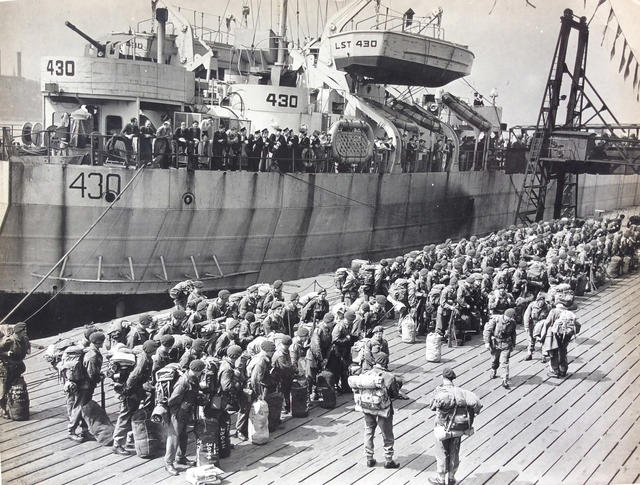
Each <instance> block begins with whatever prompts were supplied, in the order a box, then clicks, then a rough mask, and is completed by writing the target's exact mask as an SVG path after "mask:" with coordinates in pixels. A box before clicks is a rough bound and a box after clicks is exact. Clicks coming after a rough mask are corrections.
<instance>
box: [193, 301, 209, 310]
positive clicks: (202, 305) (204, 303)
mask: <svg viewBox="0 0 640 485" xmlns="http://www.w3.org/2000/svg"><path fill="white" fill-rule="evenodd" d="M208 306H209V302H208V301H207V300H202V301H201V302H200V303H198V306H197V307H196V311H198V312H201V311H204V310H206V309H207V307H208Z"/></svg>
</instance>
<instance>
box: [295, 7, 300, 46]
mask: <svg viewBox="0 0 640 485" xmlns="http://www.w3.org/2000/svg"><path fill="white" fill-rule="evenodd" d="M296 30H297V33H296V35H297V37H298V38H297V39H296V41H297V44H298V47H300V0H296Z"/></svg>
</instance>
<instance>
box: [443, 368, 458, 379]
mask: <svg viewBox="0 0 640 485" xmlns="http://www.w3.org/2000/svg"><path fill="white" fill-rule="evenodd" d="M442 377H444V378H445V379H449V380H450V381H452V380H454V379H455V378H456V373H455V372H453V369H452V368H451V367H445V368H444V369H442Z"/></svg>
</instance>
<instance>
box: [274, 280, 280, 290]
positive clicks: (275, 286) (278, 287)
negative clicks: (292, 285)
mask: <svg viewBox="0 0 640 485" xmlns="http://www.w3.org/2000/svg"><path fill="white" fill-rule="evenodd" d="M273 287H274V288H275V289H276V290H278V289H280V288H282V280H275V281H274V282H273Z"/></svg>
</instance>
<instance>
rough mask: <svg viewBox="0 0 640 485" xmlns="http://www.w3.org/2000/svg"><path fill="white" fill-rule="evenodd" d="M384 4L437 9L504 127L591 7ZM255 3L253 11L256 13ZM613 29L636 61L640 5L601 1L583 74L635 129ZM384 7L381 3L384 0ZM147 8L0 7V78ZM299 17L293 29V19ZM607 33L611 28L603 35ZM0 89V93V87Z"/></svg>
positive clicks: (205, 1)
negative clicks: (569, 15) (561, 35)
mask: <svg viewBox="0 0 640 485" xmlns="http://www.w3.org/2000/svg"><path fill="white" fill-rule="evenodd" d="M530 1H531V2H532V3H533V4H535V5H536V8H531V7H528V6H526V4H525V0H496V5H495V8H494V10H493V12H492V13H491V14H489V12H490V11H491V8H492V5H493V3H494V0H439V1H438V0H433V1H432V0H418V1H410V0H393V2H390V1H387V2H386V3H388V4H390V5H392V6H393V8H394V9H396V10H398V11H404V10H406V9H407V8H409V7H411V8H413V9H414V10H415V11H416V14H417V15H425V14H428V13H429V12H431V11H433V10H434V9H435V8H437V7H438V6H439V5H440V6H442V7H443V9H444V18H443V26H444V27H445V29H446V38H447V39H448V40H451V41H454V42H457V43H461V44H466V45H468V46H469V47H470V49H471V50H472V51H473V52H474V53H475V56H476V57H475V63H474V66H473V70H472V73H471V75H470V76H468V77H467V78H466V80H467V81H468V82H469V83H470V84H472V85H473V86H475V87H476V88H477V89H478V90H479V91H480V92H481V93H483V94H485V95H488V94H489V92H490V91H491V89H492V88H496V89H497V90H498V93H499V97H498V99H497V104H499V105H501V106H503V108H504V118H505V120H506V121H507V122H508V123H509V124H521V123H534V122H535V120H536V117H537V114H538V110H539V107H540V102H541V98H542V94H543V90H544V84H545V80H546V78H547V74H548V71H549V66H550V63H551V59H552V56H553V50H554V48H555V44H556V40H557V35H558V30H559V27H560V21H559V19H560V16H561V15H562V11H563V10H564V9H565V8H567V7H569V8H572V9H573V10H574V12H575V13H576V14H578V15H586V16H587V17H588V18H590V17H591V15H592V13H593V11H594V8H595V6H596V4H597V3H598V0H586V4H587V7H586V9H585V8H584V3H583V2H584V0H530ZM245 2H246V3H247V4H248V5H249V6H250V7H251V8H252V11H253V13H252V17H250V24H251V25H253V22H254V21H255V20H254V19H259V22H260V27H267V26H268V24H269V17H270V14H271V13H272V14H273V19H274V21H273V26H274V29H275V25H276V21H275V19H276V16H277V4H278V0H245ZM258 2H260V4H261V11H260V15H256V14H257V5H258ZM609 2H611V5H613V7H614V9H615V13H616V15H617V17H618V19H619V21H620V23H621V25H622V29H623V31H624V32H625V34H626V36H627V40H628V41H629V43H630V45H631V47H632V49H633V50H634V52H635V54H637V56H636V57H640V0H607V2H606V3H605V4H603V5H602V6H601V7H600V8H599V9H598V11H597V15H596V16H595V18H594V19H593V21H592V22H591V38H590V49H589V62H588V66H587V75H588V77H589V78H590V80H591V81H592V83H593V84H594V85H595V86H596V87H597V88H598V90H599V91H600V94H601V95H602V96H603V97H604V98H605V100H606V101H607V102H608V103H609V105H610V106H611V108H612V109H613V111H614V113H615V114H616V116H617V117H618V118H619V119H620V120H621V121H625V122H636V123H638V122H640V103H638V102H637V101H636V98H635V94H634V93H633V90H632V87H631V84H632V81H633V72H632V73H631V76H630V78H629V79H628V80H627V81H626V82H623V80H622V74H618V64H619V59H620V57H619V56H620V51H621V50H622V43H621V42H619V44H618V46H617V51H618V54H617V55H616V58H615V59H614V60H613V61H610V60H609V51H610V49H611V39H610V37H609V36H607V39H606V40H605V44H604V46H603V47H601V46H600V41H601V38H602V31H603V28H604V24H605V21H606V19H607V16H608V14H609V8H610V7H609V5H610V3H609ZM319 3H320V4H321V5H322V11H324V6H325V5H326V4H328V5H329V15H331V14H332V13H333V12H335V11H336V7H337V6H338V5H342V4H343V2H341V1H336V0H320V2H319ZM383 3H384V0H383ZM242 4H243V1H242V0H229V1H228V0H184V1H182V2H180V5H182V6H184V7H185V8H195V9H198V10H204V11H206V12H209V13H212V14H215V15H228V14H229V13H232V14H234V15H235V16H236V17H237V18H240V17H241V14H240V11H241V6H242ZM150 5H151V2H150V1H147V0H107V1H95V0H15V1H1V0H0V32H1V33H2V41H1V42H0V50H1V59H2V60H1V72H2V74H4V75H11V74H13V73H14V72H15V62H16V61H15V53H16V52H17V51H21V52H22V59H23V60H22V72H23V75H24V76H25V77H28V78H31V79H38V77H39V72H38V70H39V59H40V57H41V56H44V55H51V54H57V55H62V54H66V55H81V54H82V52H83V49H84V44H85V41H84V40H82V39H81V38H79V37H78V36H77V35H76V34H75V33H73V32H71V31H70V30H68V29H67V28H66V27H65V26H64V21H65V20H69V21H71V22H72V23H74V24H76V25H77V26H78V27H79V28H81V29H82V30H84V31H86V32H87V33H89V34H91V35H92V36H95V37H96V38H100V37H102V36H104V35H105V34H107V33H108V32H110V31H112V30H118V31H126V30H127V29H128V28H129V27H130V26H131V27H133V28H135V26H136V23H137V22H138V21H139V20H141V19H145V18H149V17H151V7H150ZM296 10H298V11H299V12H300V15H299V18H300V22H299V23H298V22H296V15H295V12H296ZM289 12H290V22H289V25H290V32H289V34H290V36H292V37H293V38H294V39H295V38H296V37H297V34H298V28H299V29H300V30H299V32H300V37H303V36H304V35H305V34H307V33H308V32H309V31H311V33H312V34H315V31H316V25H318V24H319V23H320V22H319V20H318V19H319V18H320V17H319V16H318V0H289ZM614 29H615V24H614V26H613V27H612V28H610V33H612V32H613V30H614ZM0 89H1V87H0ZM446 89H447V90H449V91H451V92H453V93H454V94H458V95H461V96H464V97H472V94H473V91H472V89H471V88H470V87H469V86H468V85H467V84H466V83H464V82H463V81H456V82H454V83H452V84H450V85H449V86H447V88H446Z"/></svg>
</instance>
